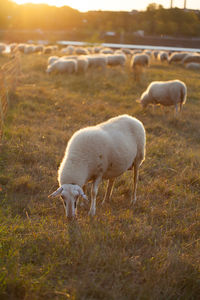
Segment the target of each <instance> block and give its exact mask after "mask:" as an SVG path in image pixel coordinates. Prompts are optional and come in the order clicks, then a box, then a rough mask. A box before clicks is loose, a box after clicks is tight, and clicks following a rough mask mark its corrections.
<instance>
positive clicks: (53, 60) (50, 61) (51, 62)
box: [47, 56, 60, 65]
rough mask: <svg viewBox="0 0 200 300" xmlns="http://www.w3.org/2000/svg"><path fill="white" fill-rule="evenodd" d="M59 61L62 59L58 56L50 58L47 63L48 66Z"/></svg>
mask: <svg viewBox="0 0 200 300" xmlns="http://www.w3.org/2000/svg"><path fill="white" fill-rule="evenodd" d="M58 59H60V57H58V56H50V57H49V58H48V61H47V64H48V65H52V64H53V63H54V62H55V61H56V60H58Z"/></svg>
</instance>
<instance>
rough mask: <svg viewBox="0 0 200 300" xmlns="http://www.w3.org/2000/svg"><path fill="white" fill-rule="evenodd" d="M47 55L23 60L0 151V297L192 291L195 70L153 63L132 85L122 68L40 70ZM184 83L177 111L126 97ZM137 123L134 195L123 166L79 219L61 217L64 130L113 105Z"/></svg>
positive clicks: (193, 295) (198, 260)
mask: <svg viewBox="0 0 200 300" xmlns="http://www.w3.org/2000/svg"><path fill="white" fill-rule="evenodd" d="M46 61H47V57H42V56H39V55H33V56H24V57H22V75H21V77H20V83H19V86H18V88H17V91H16V93H15V95H13V96H12V97H13V99H12V105H11V107H10V110H9V113H8V115H7V119H6V125H5V131H4V139H3V141H2V145H1V148H0V188H1V190H0V224H1V225H0V298H1V299H20V300H22V299H33V300H34V299H85V300H86V299H87V300H89V299H109V300H111V299H113V300H114V299H122V300H123V299H159V300H160V299H173V300H175V299H187V300H188V299H191V300H193V299H199V295H200V273H199V272H200V255H199V253H200V251H199V250H200V249H199V241H200V240H199V233H200V210H199V199H200V176H199V169H200V151H199V146H200V127H199V119H200V108H199V99H200V90H199V82H200V74H199V73H198V72H195V71H190V70H185V69H183V68H182V67H180V66H168V65H166V64H163V65H161V64H159V63H156V62H153V63H152V65H151V67H150V68H149V69H148V70H147V71H146V72H145V74H144V76H143V79H142V80H141V82H140V83H138V82H135V81H134V79H133V76H132V74H131V73H130V71H129V68H128V66H126V67H125V68H124V69H122V68H108V69H107V70H106V71H101V70H98V71H94V70H89V71H88V72H87V73H86V74H85V75H70V76H69V75H59V74H52V75H50V76H48V75H47V74H46V73H45V68H46ZM175 78H178V79H180V80H183V81H184V82H185V83H186V84H187V86H188V100H187V102H186V104H185V107H184V110H183V112H182V114H181V115H180V116H178V117H177V118H174V114H173V109H172V108H169V109H166V110H164V111H162V110H161V109H160V108H157V109H156V110H155V112H153V111H152V110H151V108H148V109H147V110H145V111H143V110H142V109H141V107H140V106H139V105H138V104H137V103H136V102H135V100H136V99H138V98H139V96H140V94H141V93H142V92H143V91H144V89H145V88H146V87H147V85H148V84H149V83H150V82H151V81H152V80H169V79H175ZM122 113H128V114H130V115H133V116H136V117H137V118H138V119H140V120H141V121H142V122H143V123H144V126H145V128H146V132H147V149H146V160H145V162H144V163H143V165H142V166H141V169H140V178H139V185H138V200H137V203H136V205H135V206H134V207H132V206H131V205H130V191H131V176H132V174H131V173H130V172H127V173H126V174H124V175H122V176H121V177H120V178H118V179H117V181H116V184H115V189H114V192H113V196H112V200H111V201H110V203H106V205H105V206H104V207H101V205H100V203H101V201H102V199H103V195H104V192H105V185H104V184H102V186H101V187H100V190H99V194H98V199H97V214H96V216H95V217H94V218H89V217H88V215H87V213H88V210H89V207H85V208H84V207H78V217H77V220H76V221H74V222H68V221H67V220H66V217H65V214H64V209H63V207H62V203H61V201H60V200H59V199H55V200H54V199H53V200H52V199H48V197H47V196H48V194H50V193H51V192H52V191H53V190H54V189H56V188H57V186H58V184H57V169H58V166H59V164H60V161H61V159H62V157H63V154H64V150H65V147H66V144H67V141H68V139H69V138H70V136H71V135H72V134H73V133H74V132H75V131H76V130H77V129H79V128H82V127H85V126H88V125H94V124H97V123H99V122H102V121H104V120H107V119H108V118H110V117H113V116H116V115H118V114H122Z"/></svg>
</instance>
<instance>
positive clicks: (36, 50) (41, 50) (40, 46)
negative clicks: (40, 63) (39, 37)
mask: <svg viewBox="0 0 200 300" xmlns="http://www.w3.org/2000/svg"><path fill="white" fill-rule="evenodd" d="M43 49H44V46H43V45H37V46H35V50H34V52H43Z"/></svg>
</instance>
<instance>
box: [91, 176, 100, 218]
mask: <svg viewBox="0 0 200 300" xmlns="http://www.w3.org/2000/svg"><path fill="white" fill-rule="evenodd" d="M100 182H101V177H98V178H97V179H96V180H95V181H94V182H93V183H92V188H91V206H90V211H89V215H90V216H94V215H95V213H96V197H97V192H98V187H99V183H100Z"/></svg>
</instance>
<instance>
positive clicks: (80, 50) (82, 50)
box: [74, 47, 89, 55]
mask: <svg viewBox="0 0 200 300" xmlns="http://www.w3.org/2000/svg"><path fill="white" fill-rule="evenodd" d="M74 52H75V54H77V55H88V54H89V51H88V50H87V49H85V48H81V47H78V48H75V50H74Z"/></svg>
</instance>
